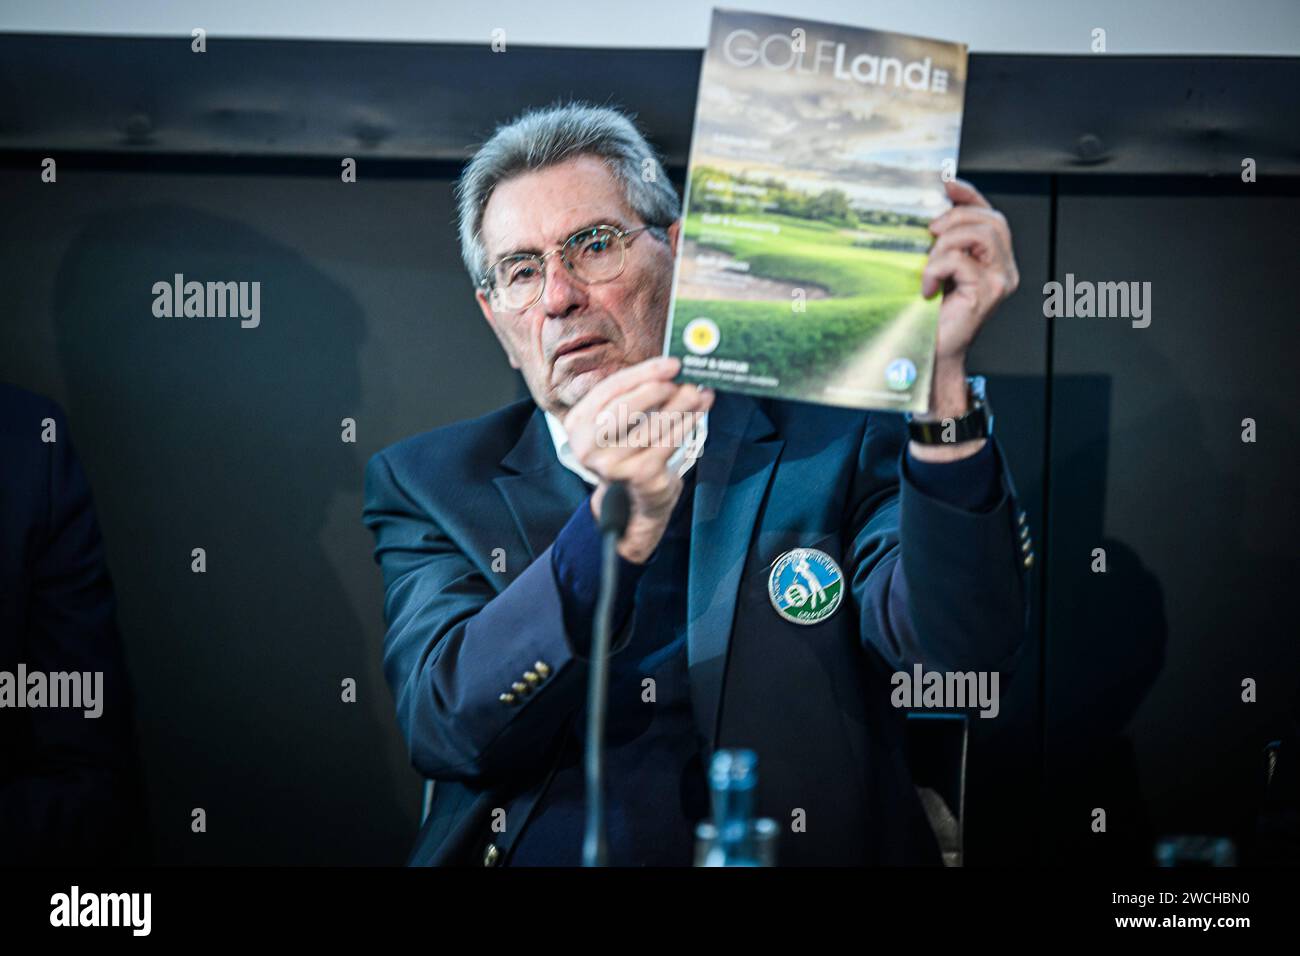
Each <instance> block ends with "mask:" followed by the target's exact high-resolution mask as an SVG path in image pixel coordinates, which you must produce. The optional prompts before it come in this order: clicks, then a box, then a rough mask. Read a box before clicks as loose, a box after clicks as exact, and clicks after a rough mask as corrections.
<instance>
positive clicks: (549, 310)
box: [542, 255, 587, 316]
mask: <svg viewBox="0 0 1300 956" xmlns="http://www.w3.org/2000/svg"><path fill="white" fill-rule="evenodd" d="M586 295H587V293H586V291H585V290H584V289H583V287H582V284H581V283H579V282H578V280H577V279H575V278H574V277H573V273H572V272H570V271H569V267H568V266H566V265H565V264H564V260H563V259H561V258H560V256H558V255H554V256H551V258H550V259H549V260H547V262H546V288H545V289H544V290H543V292H542V307H543V308H544V309H546V314H547V315H552V316H563V315H567V314H568V313H569V312H571V311H573V309H574V308H575V307H576V306H579V305H582V304H583V302H585V301H586Z"/></svg>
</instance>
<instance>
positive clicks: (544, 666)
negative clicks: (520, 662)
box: [533, 661, 551, 680]
mask: <svg viewBox="0 0 1300 956" xmlns="http://www.w3.org/2000/svg"><path fill="white" fill-rule="evenodd" d="M533 670H535V671H537V674H538V676H539V677H541V679H542V680H546V678H548V677H550V676H551V665H550V664H548V663H546V661H535V662H534V663H533Z"/></svg>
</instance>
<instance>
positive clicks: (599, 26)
mask: <svg viewBox="0 0 1300 956" xmlns="http://www.w3.org/2000/svg"><path fill="white" fill-rule="evenodd" d="M718 5H720V6H725V7H736V8H739V9H750V10H765V11H769V12H772V13H795V14H797V15H799V16H806V17H811V18H815V19H822V20H830V21H835V22H840V23H851V24H856V25H859V26H867V27H876V28H879V29H883V30H893V31H897V32H902V33H915V34H919V35H922V36H931V37H936V38H939V39H947V40H960V41H965V42H966V43H968V44H970V46H971V49H972V50H976V51H980V52H1000V53H1056V54H1060V53H1087V52H1089V42H1090V33H1091V31H1092V29H1093V28H1094V27H1102V28H1104V29H1105V30H1106V34H1107V49H1108V52H1110V53H1120V54H1123V53H1130V54H1131V53H1155V54H1180V53H1184V54H1196V53H1200V54H1245V55H1274V56H1297V55H1300V0H721V2H720V3H719V4H718ZM712 6H713V4H712V3H710V2H708V0H605V3H604V6H603V10H602V9H601V4H600V3H599V2H598V0H581V2H572V0H569V2H566V0H531V2H524V0H423V2H420V0H278V2H277V0H0V32H4V31H15V32H37V33H111V34H128V35H130V34H135V35H157V34H181V35H186V36H188V34H189V31H190V29H191V28H192V27H196V26H199V27H204V28H205V29H206V30H207V31H208V35H209V37H210V38H216V37H220V36H222V35H226V36H241V37H298V38H314V39H323V38H328V39H339V40H397V41H419V42H426V41H445V42H464V43H486V42H488V38H489V36H490V34H491V32H492V31H493V30H494V29H496V28H504V29H505V31H506V39H507V44H509V43H518V44H528V45H547V46H611V47H616V46H637V47H692V48H702V47H703V46H704V40H705V36H706V34H707V32H708V19H709V16H708V11H709V9H710V8H711V7H712Z"/></svg>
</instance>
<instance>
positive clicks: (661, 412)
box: [616, 382, 700, 448]
mask: <svg viewBox="0 0 1300 956" xmlns="http://www.w3.org/2000/svg"><path fill="white" fill-rule="evenodd" d="M666 384H667V386H668V391H667V392H666V393H664V394H663V395H662V396H656V400H655V401H654V404H653V406H650V405H644V406H642V407H640V408H638V407H636V406H634V405H632V404H629V405H628V406H626V410H625V406H624V405H623V404H622V402H616V404H617V405H618V412H617V414H618V416H619V421H620V422H622V423H627V422H628V420H629V419H630V418H631V416H632V415H633V414H635V413H636V412H638V411H644V412H647V413H649V414H647V415H646V416H645V417H644V418H639V420H638V422H637V424H636V425H635V426H634V427H633V428H632V429H631V430H628V429H626V427H625V428H624V431H626V432H627V435H626V444H628V445H632V446H634V447H637V448H644V447H645V446H646V444H648V443H649V441H651V440H657V433H658V432H660V431H663V430H666V429H667V428H668V427H669V426H670V425H671V423H672V419H673V418H674V417H675V416H679V415H681V414H683V413H684V412H683V409H689V408H690V407H692V404H691V403H694V402H697V401H698V398H699V393H700V387H699V386H698V385H694V384H692V383H690V382H682V383H678V382H668V383H666ZM646 387H647V386H645V385H642V386H640V387H639V389H638V391H639V390H640V389H644V388H646ZM652 430H653V431H654V432H655V433H656V435H655V436H651V434H650V433H651V431H652Z"/></svg>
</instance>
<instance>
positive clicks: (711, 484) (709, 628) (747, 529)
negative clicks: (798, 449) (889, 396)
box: [686, 392, 785, 753]
mask: <svg viewBox="0 0 1300 956" xmlns="http://www.w3.org/2000/svg"><path fill="white" fill-rule="evenodd" d="M784 446H785V442H784V441H783V440H781V439H780V438H777V437H775V429H774V427H773V425H772V421H771V419H769V418H768V417H767V415H766V413H764V411H763V410H762V408H761V407H760V406H759V404H758V403H757V402H756V401H754V400H753V399H752V398H747V397H745V396H742V395H735V394H729V393H723V392H719V393H718V397H717V400H716V401H715V403H714V406H713V408H712V409H711V410H710V412H709V436H708V439H707V440H706V441H705V443H704V452H703V454H702V455H701V457H700V460H699V461H698V462H696V465H695V467H696V468H698V469H699V473H698V474H697V475H696V487H695V499H694V501H693V503H692V512H693V513H692V517H691V557H690V583H689V586H688V588H687V631H686V641H687V647H688V651H687V655H688V660H689V664H690V687H691V705H692V708H693V710H694V713H695V720H696V724H697V725H698V727H699V729H700V732H701V733H702V734H703V735H704V737H705V740H706V741H707V742H708V750H709V752H710V753H711V752H712V751H713V748H714V746H715V744H716V741H717V732H718V717H719V715H720V712H721V702H722V683H723V677H724V675H725V671H726V664H727V649H728V647H729V645H730V641H731V628H732V623H733V621H734V619H735V616H736V596H737V593H738V591H739V587H740V578H741V575H742V573H743V572H744V568H745V559H746V556H747V555H748V554H749V546H750V542H751V540H752V539H753V535H754V530H755V527H756V525H757V518H758V512H759V507H760V506H761V504H762V502H763V498H764V495H765V494H766V492H767V487H768V485H769V484H770V483H771V480H772V472H773V469H774V468H775V466H776V461H777V458H778V457H779V455H780V454H781V449H782V448H783V447H784Z"/></svg>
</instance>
